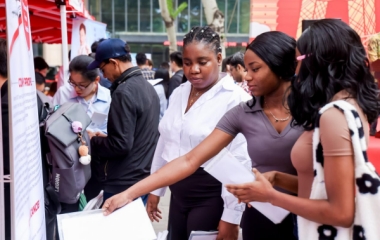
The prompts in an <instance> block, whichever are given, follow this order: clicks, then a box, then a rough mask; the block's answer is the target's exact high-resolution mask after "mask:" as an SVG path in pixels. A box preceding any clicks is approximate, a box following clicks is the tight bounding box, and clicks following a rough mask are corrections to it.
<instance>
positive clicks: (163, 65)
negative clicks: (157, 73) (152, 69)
mask: <svg viewBox="0 0 380 240" xmlns="http://www.w3.org/2000/svg"><path fill="white" fill-rule="evenodd" d="M160 68H164V69H167V70H169V68H170V65H169V63H168V62H162V63H161V64H160Z"/></svg>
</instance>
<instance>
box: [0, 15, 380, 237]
mask: <svg viewBox="0 0 380 240" xmlns="http://www.w3.org/2000/svg"><path fill="white" fill-rule="evenodd" d="M5 46H6V45H5ZM0 47H1V42H0ZM0 50H1V49H0ZM221 50H222V49H221V41H220V37H219V35H218V34H217V33H216V32H214V31H213V30H212V29H211V28H210V27H193V28H192V29H191V30H190V32H189V33H187V34H186V35H185V36H184V39H183V50H182V52H173V53H171V54H170V61H169V63H170V64H167V65H168V66H165V65H166V64H161V66H160V68H158V69H155V70H153V67H152V66H153V63H152V62H151V61H150V60H149V59H147V57H146V55H145V54H144V53H139V54H137V55H136V63H137V66H133V64H132V59H131V55H130V52H131V50H130V48H129V46H128V44H127V43H125V42H123V41H122V40H120V39H112V38H111V39H102V40H100V41H99V42H96V43H94V44H93V45H92V47H91V51H92V53H90V54H89V55H79V56H77V57H75V58H73V59H72V60H71V62H70V64H69V79H68V80H67V81H66V82H65V83H64V84H63V85H62V86H60V87H58V89H56V90H55V89H54V86H53V87H50V88H51V89H50V90H51V91H49V92H47V93H46V94H47V95H48V96H50V97H51V98H52V101H53V103H54V105H63V104H65V103H67V102H76V103H79V104H81V105H82V106H83V108H84V109H85V111H86V112H87V114H88V116H89V117H90V118H91V117H92V116H93V114H94V113H101V114H104V115H107V117H106V118H105V120H104V122H103V123H102V124H100V125H95V126H94V125H90V126H89V127H88V128H87V133H88V135H89V137H90V139H91V142H90V145H91V156H92V162H91V170H92V176H91V179H90V181H89V182H88V183H87V186H86V187H85V189H84V193H85V195H86V197H87V198H88V199H91V198H93V197H95V196H97V194H98V193H99V192H100V191H101V190H103V199H104V204H103V206H102V208H103V210H104V213H105V215H109V214H112V212H113V211H115V210H116V209H117V208H120V207H122V206H124V205H125V204H128V203H130V202H131V201H133V200H134V199H136V198H138V197H141V198H142V199H143V201H144V203H145V204H146V209H147V213H148V215H149V218H150V219H151V220H152V221H160V220H161V219H162V215H161V210H160V209H159V207H158V204H159V202H160V197H162V196H164V194H165V191H166V188H167V187H169V188H170V190H171V198H170V209H169V223H168V231H169V236H168V239H169V240H182V239H188V238H189V235H190V233H191V231H194V230H197V231H218V237H217V239H218V240H236V239H237V237H238V233H239V229H240V228H242V231H243V239H249V240H251V239H306V238H305V230H306V227H305V226H310V224H309V225H307V224H306V223H309V222H310V223H318V224H320V225H323V226H325V225H326V226H331V228H332V229H335V230H336V232H337V233H336V234H339V233H341V232H344V231H345V230H341V229H351V228H352V227H353V222H354V219H355V213H356V205H355V196H356V194H357V193H356V192H355V184H356V183H355V175H354V173H355V163H354V162H355V154H354V146H353V144H354V143H353V140H352V131H351V129H349V125H348V123H347V121H346V118H345V115H344V114H343V112H342V110H340V109H338V108H331V109H328V110H326V111H325V112H324V113H323V114H320V113H319V110H320V109H321V108H323V107H324V106H325V105H326V104H329V103H330V102H334V101H338V100H341V101H345V102H347V103H349V104H350V105H351V106H352V107H353V108H355V109H356V113H357V115H358V119H359V121H361V122H362V123H363V128H362V135H363V136H364V142H365V144H366V145H368V141H369V134H370V130H369V123H372V122H374V121H375V120H377V117H378V114H379V110H380V103H379V99H378V90H377V87H376V84H375V80H374V77H373V76H372V75H371V73H370V69H369V63H368V59H367V55H366V50H365V48H364V46H363V45H362V42H361V39H360V37H359V35H358V34H357V33H356V32H355V31H354V30H353V29H352V28H351V27H349V26H348V25H347V24H345V23H344V22H342V21H340V20H334V19H327V20H320V21H317V22H315V23H314V24H313V25H311V26H310V27H309V28H308V29H306V30H305V31H304V33H303V34H302V35H301V37H300V38H299V39H298V41H296V40H295V39H293V38H292V37H290V36H288V35H287V34H285V33H282V32H278V31H272V32H266V33H262V34H260V35H259V36H257V37H256V38H255V39H254V40H253V41H252V42H251V43H250V44H249V45H248V47H247V49H246V51H245V52H237V53H235V54H233V55H232V56H229V57H227V58H225V59H223V58H222V51H221ZM1 51H3V50H1ZM0 57H2V55H1V54H0ZM0 60H1V62H2V64H3V63H4V61H5V62H6V59H5V60H4V59H0ZM48 67H49V66H48V65H47V64H46V62H45V61H44V60H43V59H42V58H40V57H36V58H35V71H36V73H35V74H36V87H37V90H39V91H44V89H45V86H44V83H45V76H46V72H47V69H48ZM0 70H1V72H0V76H1V79H0V80H1V82H2V83H3V82H6V77H7V73H6V72H4V71H5V70H4V69H3V68H2V67H0ZM3 79H4V80H3ZM58 85H59V84H58ZM52 88H53V89H52ZM1 90H2V91H1V93H2V95H1V96H2V98H3V87H2V88H1ZM54 90H55V91H56V92H55V93H54ZM3 106H4V104H3ZM3 117H4V115H3ZM316 128H318V129H319V132H320V151H321V152H319V153H317V157H320V158H322V160H318V161H322V166H323V168H324V177H325V179H324V184H325V188H326V189H325V190H326V194H325V197H324V198H321V199H318V200H317V199H310V194H311V192H312V185H313V182H314V181H316V180H315V179H316V171H315V166H313V161H314V157H313V155H314V153H313V152H314V151H315V150H316V149H313V147H312V146H313V141H314V140H315V139H313V133H314V130H315V129H316ZM3 130H4V122H3ZM3 133H4V131H3ZM3 137H6V136H4V135H3ZM222 149H227V151H229V152H230V153H231V154H232V155H233V156H234V157H235V158H236V159H238V160H239V162H240V163H241V164H242V165H244V166H245V167H246V168H247V169H252V168H253V172H254V174H255V176H256V181H254V182H251V183H245V184H240V185H228V186H227V187H226V186H223V185H222V184H221V183H220V182H219V181H217V180H216V179H215V178H214V177H212V176H211V175H210V174H209V173H207V172H206V171H205V170H204V167H205V166H206V165H207V164H208V163H209V161H211V160H213V159H214V157H215V156H216V155H217V154H218V153H219V152H220V151H221V150H222ZM322 149H323V150H322ZM318 154H319V155H318ZM6 158H7V159H9V156H5V155H4V160H5V159H6ZM5 170H6V169H5ZM8 174H9V173H8ZM318 174H319V173H318ZM252 201H258V202H270V203H271V204H272V205H275V206H279V207H281V208H283V209H286V210H288V211H289V212H290V214H289V215H288V216H287V217H285V219H284V220H283V221H282V222H281V223H279V224H275V223H273V222H272V221H270V220H269V219H268V218H267V217H266V216H265V215H263V214H262V213H261V212H259V211H258V210H257V209H255V208H254V207H251V206H250V205H249V204H248V207H246V205H247V203H249V202H252ZM74 211H78V203H75V204H62V211H61V213H67V212H74ZM343 213H344V214H343ZM300 222H301V223H302V224H303V225H300ZM297 226H303V227H304V229H299V228H298V227H297ZM362 227H363V229H364V228H365V227H366V226H364V225H363V226H362ZM331 228H329V229H331ZM307 230H308V231H309V230H310V231H312V229H311V228H308V229H307ZM365 230H366V232H365V233H366V234H371V232H373V231H372V230H371V229H365ZM315 231H316V234H317V232H318V234H319V239H328V238H324V235H323V234H325V233H324V232H323V229H322V231H320V230H317V229H316V230H315ZM363 231H364V230H363ZM358 239H359V238H358Z"/></svg>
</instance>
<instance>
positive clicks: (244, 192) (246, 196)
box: [204, 149, 289, 224]
mask: <svg viewBox="0 0 380 240" xmlns="http://www.w3.org/2000/svg"><path fill="white" fill-rule="evenodd" d="M204 170H205V171H207V172H208V173H209V174H211V175H212V176H213V177H215V178H216V179H218V180H219V181H220V182H221V183H223V184H225V185H227V184H228V187H229V189H230V190H231V191H230V192H231V193H232V194H234V195H235V196H238V198H239V199H240V200H241V201H242V202H246V203H248V202H249V204H250V205H251V206H252V207H254V208H256V209H257V210H258V211H259V212H261V213H262V214H263V215H265V216H266V217H267V218H268V219H269V220H271V221H272V222H273V223H276V224H277V223H280V222H282V220H283V219H284V218H285V217H286V216H287V215H288V214H289V211H287V210H285V209H283V208H280V207H276V206H273V205H272V204H270V203H268V200H270V193H271V191H275V189H273V187H272V185H271V183H270V182H269V181H268V180H267V179H266V178H265V177H264V176H262V175H261V174H260V173H259V172H258V171H256V172H255V173H256V174H257V175H256V177H258V178H259V179H256V181H255V176H254V175H253V173H252V172H251V171H249V170H248V169H247V168H246V167H244V166H243V165H242V164H241V163H240V162H239V161H238V160H237V159H236V158H235V157H234V156H233V155H232V154H231V153H230V152H229V151H228V150H227V149H223V150H222V151H221V152H220V153H219V154H218V155H217V156H216V157H214V159H213V160H212V161H211V162H209V163H208V165H207V166H206V167H205V168H204ZM257 201H261V202H257Z"/></svg>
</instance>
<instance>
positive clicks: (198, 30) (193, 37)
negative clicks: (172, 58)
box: [183, 26, 222, 55]
mask: <svg viewBox="0 0 380 240" xmlns="http://www.w3.org/2000/svg"><path fill="white" fill-rule="evenodd" d="M192 42H199V43H204V44H206V45H208V46H210V47H211V48H212V50H213V51H214V52H215V54H216V55H218V53H221V52H222V48H221V46H220V37H219V34H217V33H216V32H215V31H214V30H212V29H211V28H210V27H209V26H205V27H193V28H192V29H191V30H190V32H188V33H187V34H186V35H185V36H184V37H183V46H184V47H186V45H188V44H190V43H192Z"/></svg>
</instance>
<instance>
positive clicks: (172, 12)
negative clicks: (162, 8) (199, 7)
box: [166, 0, 187, 19]
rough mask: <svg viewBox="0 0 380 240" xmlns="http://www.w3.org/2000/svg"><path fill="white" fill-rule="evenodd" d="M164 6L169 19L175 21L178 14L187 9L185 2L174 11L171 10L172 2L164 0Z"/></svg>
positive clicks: (171, 0)
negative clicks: (166, 8) (165, 5)
mask: <svg viewBox="0 0 380 240" xmlns="http://www.w3.org/2000/svg"><path fill="white" fill-rule="evenodd" d="M166 4H167V7H168V11H169V14H170V17H171V18H172V19H175V18H176V17H177V16H178V14H180V12H182V11H183V10H185V9H186V8H187V3H186V2H183V3H181V4H180V5H179V6H178V8H177V9H176V10H174V8H173V0H166Z"/></svg>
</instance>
